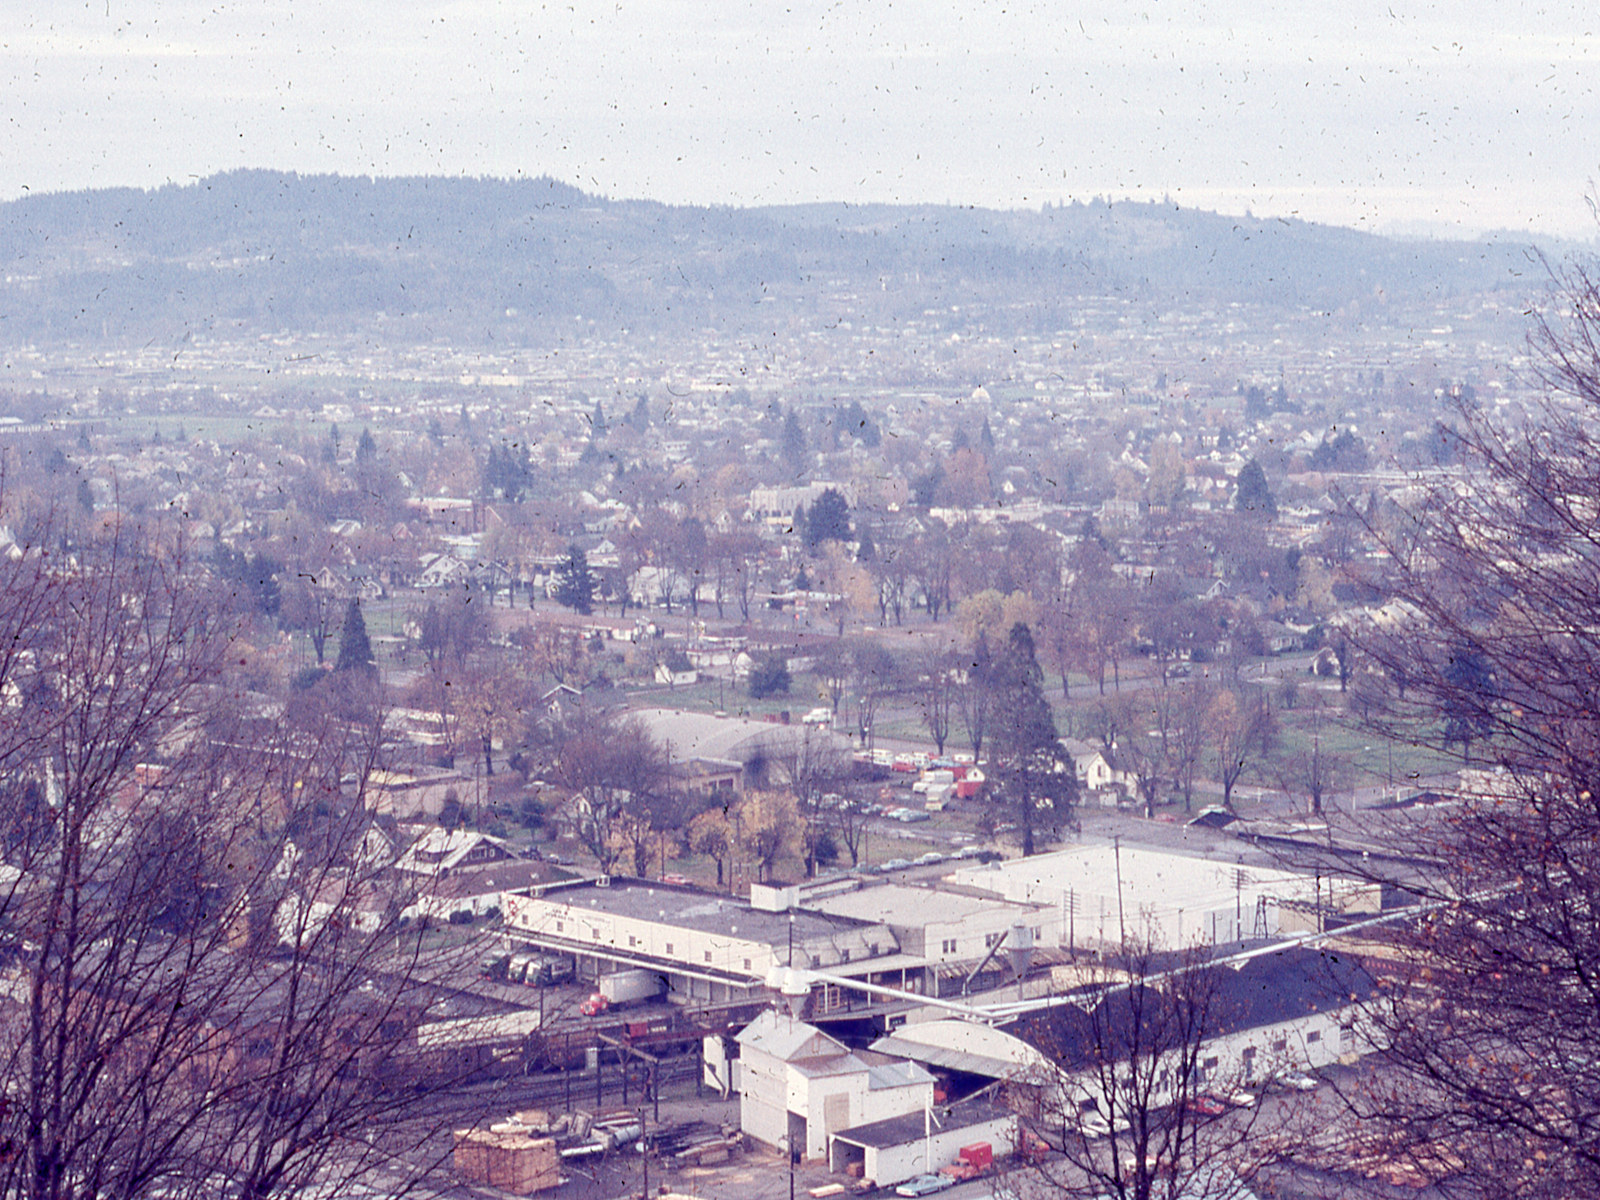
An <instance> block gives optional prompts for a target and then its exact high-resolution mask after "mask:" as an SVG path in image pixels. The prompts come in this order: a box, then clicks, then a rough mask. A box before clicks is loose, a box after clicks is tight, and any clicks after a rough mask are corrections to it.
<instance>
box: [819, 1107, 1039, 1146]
mask: <svg viewBox="0 0 1600 1200" xmlns="http://www.w3.org/2000/svg"><path fill="white" fill-rule="evenodd" d="M928 1119H929V1118H928V1117H927V1115H926V1114H924V1113H919V1112H917V1113H907V1114H906V1115H905V1116H901V1117H889V1118H887V1119H885V1120H882V1121H872V1122H870V1123H868V1124H866V1125H857V1126H856V1127H855V1128H853V1129H846V1130H845V1131H844V1132H842V1133H840V1134H838V1135H837V1136H838V1137H840V1138H842V1139H843V1140H844V1141H847V1142H849V1143H851V1144H852V1145H855V1146H871V1147H873V1148H874V1149H876V1150H882V1149H886V1148H887V1147H889V1146H903V1145H906V1144H907V1143H909V1142H919V1141H921V1140H922V1135H923V1133H924V1132H925V1131H926V1130H927V1128H928V1126H927V1125H925V1124H924V1122H925V1121H927V1120H928ZM1015 1119H1016V1114H1015V1113H1013V1112H1011V1111H1010V1110H1009V1109H1005V1108H1002V1107H1000V1105H998V1104H995V1103H993V1102H991V1101H989V1100H985V1099H975V1100H963V1101H962V1102H960V1103H959V1104H935V1105H934V1106H933V1115H932V1129H933V1132H935V1133H943V1132H947V1131H948V1130H951V1129H967V1128H970V1127H972V1126H975V1125H986V1124H988V1123H989V1122H991V1121H1011V1120H1015Z"/></svg>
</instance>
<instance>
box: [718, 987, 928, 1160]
mask: <svg viewBox="0 0 1600 1200" xmlns="http://www.w3.org/2000/svg"><path fill="white" fill-rule="evenodd" d="M737 1040H738V1043H739V1127H740V1128H741V1129H742V1130H743V1131H744V1132H745V1133H746V1134H747V1135H749V1136H750V1137H753V1138H755V1139H756V1140H757V1141H761V1142H765V1143H766V1144H767V1145H769V1146H774V1147H783V1148H792V1149H793V1152H794V1153H796V1154H798V1155H800V1156H801V1157H804V1158H822V1157H823V1156H824V1155H826V1154H827V1153H828V1139H829V1137H830V1136H831V1135H832V1134H836V1133H841V1132H843V1131H844V1130H847V1129H850V1128H853V1127H854V1126H857V1125H866V1124H870V1123H872V1122H875V1121H882V1120H885V1119H886V1118H890V1117H897V1116H902V1115H904V1114H907V1113H922V1112H925V1111H927V1110H928V1109H929V1108H930V1106H931V1105H932V1104H933V1076H932V1075H930V1074H929V1073H928V1072H927V1071H926V1070H924V1069H923V1068H922V1067H920V1066H918V1065H917V1064H915V1063H913V1062H908V1061H906V1060H904V1059H893V1058H890V1057H889V1056H887V1055H883V1054H875V1053H873V1052H871V1051H852V1050H850V1049H849V1048H848V1047H846V1046H845V1045H844V1043H843V1042H840V1041H838V1040H837V1039H835V1038H832V1037H830V1036H828V1035H827V1034H826V1033H823V1032H822V1031H821V1030H820V1029H818V1028H816V1027H815V1026H813V1025H808V1024H806V1023H805V1022H804V1021H800V1020H797V1019H795V1018H794V1017H790V1016H788V1015H787V1014H781V1013H777V1012H772V1011H768V1012H764V1013H762V1014H761V1015H760V1016H759V1017H757V1018H756V1019H755V1020H754V1021H752V1022H751V1023H750V1024H749V1025H747V1026H746V1027H745V1028H744V1029H743V1030H742V1031H740V1033H739V1035H738V1038H737ZM905 1178H908V1177H905ZM880 1182H882V1181H880Z"/></svg>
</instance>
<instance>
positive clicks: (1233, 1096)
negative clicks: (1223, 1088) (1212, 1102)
mask: <svg viewBox="0 0 1600 1200" xmlns="http://www.w3.org/2000/svg"><path fill="white" fill-rule="evenodd" d="M1217 1099H1218V1100H1221V1101H1222V1102H1223V1103H1224V1104H1226V1105H1227V1106H1228V1107H1229V1108H1254V1107H1255V1106H1256V1094H1255V1093H1254V1092H1247V1091H1245V1090H1244V1089H1243V1088H1237V1089H1235V1090H1233V1091H1228V1092H1218V1093H1217Z"/></svg>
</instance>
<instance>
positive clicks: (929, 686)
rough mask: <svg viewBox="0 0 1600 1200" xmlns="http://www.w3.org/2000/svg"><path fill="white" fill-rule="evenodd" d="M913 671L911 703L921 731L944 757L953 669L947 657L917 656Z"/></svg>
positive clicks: (952, 700)
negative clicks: (913, 701)
mask: <svg viewBox="0 0 1600 1200" xmlns="http://www.w3.org/2000/svg"><path fill="white" fill-rule="evenodd" d="M913 670H914V671H915V674H916V679H915V682H914V683H913V685H912V694H913V699H914V700H915V701H916V705H917V711H918V712H919V713H920V714H921V717H922V727H923V728H924V729H926V730H927V731H928V736H929V737H931V738H932V739H933V744H934V746H935V747H936V748H937V749H938V752H939V753H940V754H943V753H944V746H945V742H946V741H947V740H948V739H949V737H950V716H951V714H952V712H953V711H954V709H955V702H956V688H957V687H958V686H959V684H958V683H957V680H956V667H955V665H954V664H953V663H952V662H951V661H950V658H949V656H948V655H946V654H943V653H940V652H933V653H925V654H922V655H919V656H918V658H917V660H916V663H915V665H914V668H913Z"/></svg>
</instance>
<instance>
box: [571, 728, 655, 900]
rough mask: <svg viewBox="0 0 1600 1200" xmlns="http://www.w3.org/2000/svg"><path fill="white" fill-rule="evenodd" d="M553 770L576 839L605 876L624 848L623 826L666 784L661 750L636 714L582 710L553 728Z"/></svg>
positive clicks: (651, 800)
mask: <svg viewBox="0 0 1600 1200" xmlns="http://www.w3.org/2000/svg"><path fill="white" fill-rule="evenodd" d="M555 755H556V760H555V761H556V773H557V778H558V779H559V780H560V782H561V784H562V786H563V787H565V788H566V789H567V790H568V791H569V792H570V793H571V795H572V801H573V804H574V806H575V810H576V812H575V815H576V817H577V829H578V839H579V841H581V842H582V843H583V845H584V848H585V849H586V850H588V851H589V853H590V854H592V855H594V857H595V861H596V862H597V863H598V864H599V867H600V871H601V872H602V873H603V874H610V873H611V872H612V871H613V870H614V869H615V867H616V865H617V863H618V861H620V859H621V858H622V855H623V852H624V851H625V850H626V848H627V842H626V837H625V833H626V827H627V825H628V824H629V822H630V821H633V820H637V819H639V817H640V814H641V813H645V812H647V811H648V808H649V806H650V805H651V804H653V803H655V801H656V799H657V798H658V797H660V796H661V795H663V794H664V793H665V792H666V790H667V788H668V785H669V783H670V769H669V764H668V762H667V754H666V750H665V748H664V747H663V746H662V745H661V743H659V742H658V741H656V740H655V739H654V738H652V737H651V736H650V733H649V731H648V730H647V729H645V728H644V725H643V723H642V722H641V721H639V719H638V718H637V717H633V718H622V719H618V718H616V717H613V716H609V715H606V714H600V713H593V712H587V711H585V712H582V713H580V714H579V715H578V717H577V719H576V721H575V722H574V723H573V725H572V727H571V728H569V729H564V730H561V731H559V735H558V740H557V744H556V746H555Z"/></svg>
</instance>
